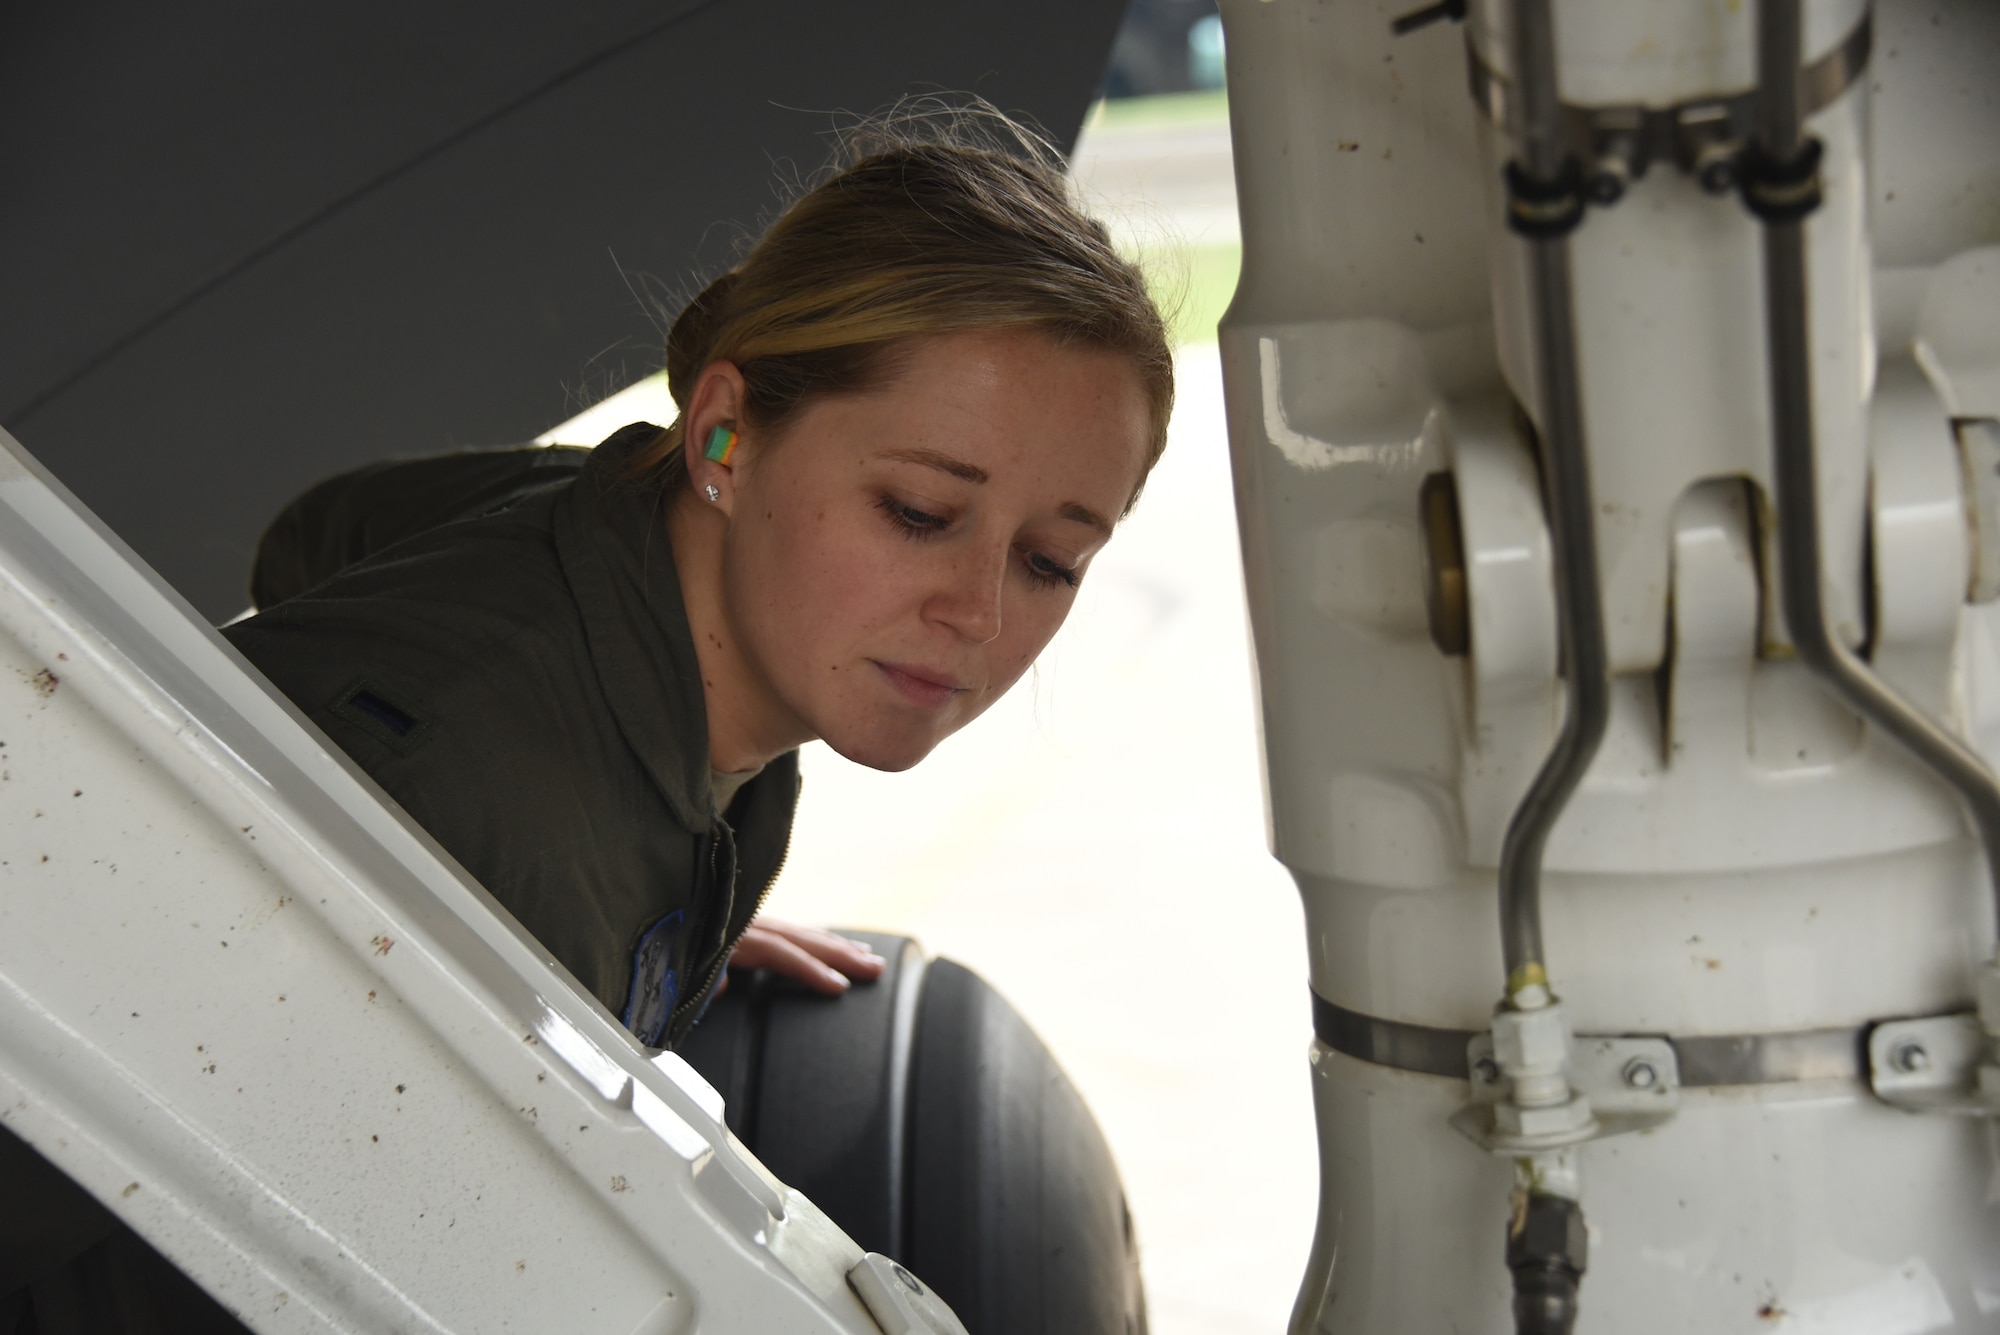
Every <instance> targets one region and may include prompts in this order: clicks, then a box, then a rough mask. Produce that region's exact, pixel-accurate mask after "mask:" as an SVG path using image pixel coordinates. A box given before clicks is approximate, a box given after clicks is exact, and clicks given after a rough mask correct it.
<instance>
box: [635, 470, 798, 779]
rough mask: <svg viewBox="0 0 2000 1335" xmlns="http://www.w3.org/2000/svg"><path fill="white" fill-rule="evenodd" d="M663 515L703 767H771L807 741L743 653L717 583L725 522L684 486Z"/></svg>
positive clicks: (721, 770) (720, 578)
mask: <svg viewBox="0 0 2000 1335" xmlns="http://www.w3.org/2000/svg"><path fill="white" fill-rule="evenodd" d="M665 517H666V524H667V535H668V540H669V542H670V543H671V544H672V546H673V552H674V570H675V572H676V573H677V574H678V575H679V577H680V585H681V605H682V607H683V608H685V609H686V611H687V619H688V630H689V632H690V634H691V635H692V637H693V639H694V652H695V660H696V662H697V663H698V664H699V666H700V668H701V693H702V700H703V702H704V703H705V705H706V707H707V712H708V764H709V768H710V769H713V770H715V771H717V772H719V773H723V774H734V773H738V772H740V771H742V770H749V769H756V768H758V767H759V766H762V765H766V764H769V763H770V762H771V761H772V760H773V759H775V758H776V757H778V756H780V755H783V754H784V753H785V752H787V751H790V750H793V749H795V748H796V747H798V746H801V745H803V744H804V743H806V742H809V741H811V740H813V738H812V733H811V730H810V729H808V728H807V727H806V726H805V725H804V723H803V722H802V721H801V720H800V719H798V718H797V717H796V716H795V715H793V714H792V712H791V711H790V710H788V709H786V708H785V707H784V704H783V702H782V701H780V700H779V699H778V696H777V693H776V692H775V691H774V690H772V688H771V685H770V683H769V681H768V680H766V679H765V677H764V675H763V673H761V672H759V671H757V670H756V668H755V665H754V663H753V662H752V660H751V659H750V658H749V657H748V656H746V655H745V654H744V653H743V652H742V646H741V644H740V642H739V640H738V637H737V635H736V633H735V630H734V626H733V623H732V621H731V619H730V616H729V604H728V598H727V596H726V593H725V582H724V579H723V549H724V546H725V544H726V541H727V539H728V535H729V521H728V519H727V517H726V516H724V515H723V514H722V513H721V512H720V511H718V510H716V509H714V508H713V507H712V506H709V505H706V504H704V503H703V502H702V500H701V498H700V497H698V496H697V495H696V494H695V491H694V488H692V487H691V486H688V485H686V483H683V484H682V485H681V487H680V488H679V489H677V490H676V492H675V493H674V495H673V496H672V497H671V498H670V499H669V500H668V501H667V503H666V516H665Z"/></svg>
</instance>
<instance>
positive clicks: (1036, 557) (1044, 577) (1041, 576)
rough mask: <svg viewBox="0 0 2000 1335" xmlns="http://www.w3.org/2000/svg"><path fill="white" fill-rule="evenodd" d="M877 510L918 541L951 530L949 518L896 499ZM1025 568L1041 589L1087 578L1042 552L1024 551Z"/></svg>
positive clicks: (881, 501) (1070, 584) (886, 499)
mask: <svg viewBox="0 0 2000 1335" xmlns="http://www.w3.org/2000/svg"><path fill="white" fill-rule="evenodd" d="M875 508H876V509H878V510H880V511H881V512H882V513H883V514H884V515H887V516H888V518H889V522H890V523H891V524H894V525H895V526H896V529H897V531H898V532H900V533H901V534H902V535H903V536H904V537H906V538H909V539H911V540H912V541H915V542H922V541H924V540H925V539H927V538H935V537H939V536H941V535H942V534H943V533H944V531H945V530H946V529H948V528H950V527H951V519H950V517H949V516H946V515H934V514H932V513H930V512H929V511H928V510H919V509H918V508H917V507H916V506H914V505H906V504H904V503H903V502H902V501H899V500H897V499H896V498H895V497H893V496H883V497H881V498H879V499H878V500H877V501H876V502H875ZM1021 568H1022V570H1024V571H1025V572H1026V573H1027V576H1028V582H1029V583H1031V584H1033V585H1034V586H1035V587H1036V588H1038V589H1041V588H1050V587H1053V586H1056V585H1064V586H1067V587H1069V588H1072V589H1074V588H1075V587H1076V586H1077V585H1078V584H1079V583H1081V582H1082V580H1083V576H1082V575H1080V574H1078V573H1077V572H1076V571H1075V570H1072V569H1070V568H1069V567H1068V566H1065V565H1063V564H1062V563H1060V562H1058V561H1056V560H1054V559H1052V558H1050V557H1047V556H1044V555H1042V554H1041V553H1040V552H1033V551H1023V552H1022V553H1021Z"/></svg>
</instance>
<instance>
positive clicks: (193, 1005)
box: [0, 435, 875, 1333]
mask: <svg viewBox="0 0 2000 1335" xmlns="http://www.w3.org/2000/svg"><path fill="white" fill-rule="evenodd" d="M0 725H4V726H0V743H4V746H0V757H4V760H0V887H4V893H0V1121H4V1123H5V1125H6V1126H7V1127H8V1128H9V1129H10V1130H12V1131H13V1132H14V1133H16V1134H18V1135H20V1136H21V1137H22V1138H23V1139H25V1140H27V1141H28V1142H29V1143H31V1144H33V1145H34V1146H35V1147H36V1148H37V1149H38V1150H40V1151H41V1152H42V1153H43V1154H44V1155H45V1156H47V1157H48V1158H49V1159H51V1160H53V1161H54V1162H55V1163H56V1164H58V1165H59V1166H60V1167H62V1168H63V1169H64V1170H65V1171H67V1172H68V1173H70V1174H71V1176H73V1177H74V1178H76V1179H77V1180H78V1181H79V1182H81V1183H82V1184H83V1185H84V1186H85V1187H87V1188H88V1189H89V1190H90V1191H91V1192H92V1193H93V1194H95V1195H96V1196H97V1197H98V1198H99V1199H100V1200H102V1201H103V1202H104V1203H105V1204H106V1205H108V1206H109V1207H110V1208H111V1209H112V1210H114V1211H115V1212H117V1213H118V1214H119V1215H120V1216H121V1217H123V1218H124V1219H125V1220H126V1221H127V1222H129V1223H131V1224H132V1225H133V1226H134V1227H135V1228H137V1229H138V1230H139V1231H140V1232H142V1233H143V1234H145V1235H146V1236H147V1237H148V1238H149V1239H150V1240H152V1241H153V1242H154V1244H155V1245H156V1246H158V1247H159V1248H160V1249H161V1250H162V1251H163V1252H165V1253H166V1254H167V1255H168V1256H169V1257H170V1258H172V1259H173V1260H174V1261H175V1262H176V1263H177V1264H179V1265H180V1266H181V1267H182V1268H183V1269H185V1270H186V1271H188V1272H189V1273H190V1274H191V1275H193V1276H194V1277H195V1278H197V1279H198V1280H200V1281H201V1282H202V1284H203V1285H204V1286H205V1287H207V1288H208V1289H209V1290H210V1291H211V1292H213V1293H214V1294H216V1295H217V1296H218V1297H219V1298H220V1299H221V1300H222V1301H223V1302H224V1303H226V1304H227V1305H228V1306H230V1307H231V1308H232V1309H233V1310H235V1311H237V1312H238V1313H239V1314H241V1315H242V1317H243V1319H244V1320H245V1321H247V1322H248V1323H249V1324H251V1325H252V1326H254V1327H255V1328H257V1329H259V1330H264V1331H271V1332H278V1331H300V1332H304V1331H320V1330H341V1331H357V1332H359V1331H389V1330H399V1331H400V1330H410V1331H415V1330H426V1331H466V1332H470V1331H502V1330H520V1331H546V1330H576V1331H585V1330H590V1331H608V1332H609V1331H615V1332H642V1331H643V1332H649V1333H650V1332H667V1331H683V1330H697V1329H699V1330H715V1331H777V1330H787V1331H801V1332H805V1331H825V1332H833V1331H873V1330H874V1329H875V1326H874V1323H873V1322H872V1321H871V1319H870V1318H869V1317H868V1316H867V1314H866V1312H865V1310H864V1309H863V1308H862V1307H861V1306H860V1304H859V1303H858V1301H857V1300H856V1299H855V1298H854V1296H853V1294H852V1293H851V1292H850V1291H849V1289H848V1287H847V1285H846V1283H845V1280H844V1275H845V1272H846V1271H847V1269H848V1268H849V1267H850V1266H851V1265H853V1264H854V1263H855V1262H857V1261H858V1260H859V1259H860V1257H861V1252H860V1249H859V1248H857V1247H855V1246H854V1244H853V1243H852V1242H851V1241H849V1240H848V1239H847V1238H846V1237H845V1236H844V1235H842V1234H841V1233H840V1231H839V1230H838V1229H837V1228H835V1227H833V1226H832V1225H831V1224H830V1223H829V1222H828V1221H826V1219H825V1218H824V1216H823V1215H821V1214H820V1213H819V1212H818V1211H817V1210H816V1209H814V1208H813V1207H812V1206H811V1204H810V1203H809V1202H807V1201H805V1200H804V1199H803V1198H802V1197H800V1196H798V1195H797V1194H796V1193H791V1192H788V1191H787V1190H786V1189H785V1188H783V1187H782V1186H781V1185H780V1184H779V1183H777V1182H776V1181H775V1180H774V1179H772V1178H771V1177H770V1176H769V1175H768V1174H767V1173H765V1172H764V1170H763V1169H762V1168H761V1166H759V1165H758V1164H757V1163H756V1162H755V1160H754V1159H752V1158H751V1157H750V1156H749V1155H748V1154H747V1153H746V1152H745V1151H744V1150H743V1149H742V1147H741V1146H740V1145H739V1144H737V1143H736V1142H735V1141H734V1139H733V1138H732V1137H731V1136H730V1135H729V1133H728V1132H727V1130H726V1129H724V1128H723V1126H722V1125H721V1123H720V1121H719V1120H718V1119H719V1115H720V1111H721V1105H720V1101H719V1100H718V1099H717V1098H716V1096H715V1094H714V1091H713V1090H712V1089H710V1088H709V1087H708V1086H706V1085H705V1084H704V1083H703V1082H702V1081H701V1079H700V1078H699V1077H698V1076H696V1075H695V1074H694V1073H693V1072H692V1071H691V1070H690V1069H689V1068H688V1067H687V1066H686V1065H685V1064H684V1063H682V1062H680V1061H679V1060H678V1059H677V1058H673V1057H671V1056H663V1057H658V1058H655V1057H654V1056H653V1054H650V1053H648V1052H647V1051H645V1050H643V1049H641V1048H639V1047H638V1046H637V1045H636V1044H635V1042H634V1041H633V1040H632V1039H631V1038H630V1036H629V1035H628V1034H627V1032H626V1031H625V1030H624V1029H623V1028H622V1027H620V1026H619V1025H618V1024H617V1023H616V1022H615V1021H613V1020H612V1018H611V1017H610V1016H609V1015H608V1014H607V1013H606V1012H605V1011H604V1010H603V1008H602V1007H601V1006H599V1005H598V1004H597V1003H596V1002H595V1001H594V1000H593V999H590V998H588V997H586V996H584V995H583V994H582V993H581V992H580V991H579V990H578V989H577V988H576V987H575V986H574V985H573V983H572V982H571V981H570V980H569V979H568V978H567V977H566V976H565V975H564V974H563V972H562V971H561V970H560V969H559V968H558V967H557V966H556V965H555V964H554V963H553V962H552V961H550V960H549V959H548V958H547V956H546V955H545V954H544V953H543V952H542V951H541V950H540V949H539V947H537V946H536V944H535V943H534V941H533V940H532V939H531V938H529V937H528V936H527V935H526V934H525V933H524V932H522V931H521V930H520V929H519V928H518V926H516V925H515V924H514V923H513V922H512V921H511V919H509V918H507V917H506V916H505V915H504V913H502V912H500V911H499V910H498V908H497V905H495V903H494V902H493V901H492V899H491V898H490V897H489V896H488V895H487V894H486V893H485V892H484V891H483V890H481V889H480V888H479V887H478V886H477V885H475V884H473V883H472V881H471V880H470V878H468V877H467V876H466V875H465V874H464V873H463V871H462V870H460V869H459V868H458V867H457V866H456V865H455V864H453V863H452V862H451V861H450V860H449V859H448V858H447V857H445V856H444V855H443V854H442V852H441V850H439V849H438V848H437V847H436V846H435V844H433V843H432V842H431V841H430V840H429V839H428V838H427V837H426V836H424V835H423V834H422V833H421V831H419V830H418V829H416V827H415V826H414V825H413V824H412V823H411V822H409V820H408V819H407V818H406V817H404V816H402V814H401V813H400V812H399V811H397V810H395V809H393V808H392V807H390V806H388V805H386V804H385V802H384V801H383V800H382V799H381V797H380V795H379V792H378V791H377V790H375V789H374V788H373V786H372V785H371V784H369V783H368V782H367V781H366V780H365V779H364V778H363V777H362V776H361V775H360V774H359V772H358V771H357V770H356V769H355V768H354V766H353V765H352V764H351V763H350V762H349V761H347V760H346V758H345V757H344V756H342V755H341V754H340V753H339V752H338V751H337V750H336V749H333V748H331V747H329V746H328V745H327V744H325V743H324V742H323V741H322V740H321V739H320V738H319V737H318V736H317V734H316V733H315V732H313V731H312V730H311V729H310V728H309V727H308V726H307V725H305V724H304V723H303V720H302V719H301V718H300V716H299V715H298V714H297V713H296V711H295V710H293V709H292V708H291V706H290V705H289V704H288V703H287V702H285V701H284V700H283V699H282V698H281V697H279V696H278V695H277V694H276V693H275V692H274V691H273V690H272V689H271V688H270V687H268V686H267V685H266V684H264V683H263V682H262V681H261V679H259V678H257V677H256V676H255V675H254V674H253V673H252V672H250V671H249V670H248V669H247V668H246V667H245V665H244V664H243V662H242V660H241V659H240V658H238V657H237V655H236V654H235V653H234V651H233V650H232V649H230V648H229V647H228V646H227V645H226V644H224V643H223V642H222V640H221V639H220V638H219V637H218V636H217V635H216V634H215V633H214V632H213V631H212V630H210V629H209V628H208V627H207V626H205V625H203V624H201V623H200V622H199V620H198V619H197V618H196V617H195V616H194V615H193V614H192V612H191V610H190V609H189V608H188V607H187V605H186V604H185V603H184V602H182V601H181V600H180V599H179V598H177V597H176V596H174V595H173V594H172V593H171V591H169V590H167V589H166V588H165V587H164V586H163V585H161V584H160V583H159V581H158V580H157V578H156V577H154V576H152V575H151V573H150V572H149V571H147V570H145V569H144V568H143V567H142V566H140V565H139V564H138V563H137V562H136V560H135V559H134V558H133V557H132V556H131V554H130V553H129V552H128V551H126V550H125V549H124V548H123V547H122V546H121V545H120V544H119V543H118V542H117V541H116V540H115V539H114V538H113V537H111V535H109V534H108V533H107V532H106V531H104V530H103V529H102V528H101V527H100V526H99V525H97V524H96V522H95V521H94V520H93V519H92V518H91V517H90V516H88V515H87V514H85V513H83V512H81V511H80V510H79V509H78V508H77V507H76V506H75V504H74V502H73V501H72V500H71V499H70V498H69V497H68V496H67V495H66V494H65V493H64V492H63V491H62V490H61V488H60V487H59V486H58V485H56V484H55V483H54V482H53V481H52V480H51V479H50V478H48V477H47V475H46V474H45V473H43V472H42V470H41V469H40V468H39V467H38V466H37V465H35V464H34V462H33V461H32V460H31V459H30V458H29V457H28V456H27V455H26V453H25V452H23V451H22V450H21V449H20V447H19V446H18V445H17V444H16V443H15V442H14V441H13V440H12V439H11V438H8V437H5V436H4V435H0Z"/></svg>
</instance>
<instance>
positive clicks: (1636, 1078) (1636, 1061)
mask: <svg viewBox="0 0 2000 1335" xmlns="http://www.w3.org/2000/svg"><path fill="white" fill-rule="evenodd" d="M1624 1076H1625V1086H1626V1088H1628V1089H1652V1088H1654V1087H1655V1086H1657V1085H1658V1084H1659V1083H1660V1072H1659V1068H1658V1067H1656V1066H1654V1065H1653V1063H1651V1062H1649V1061H1647V1060H1646V1059H1645V1058H1644V1057H1634V1058H1633V1059H1632V1060H1631V1061H1629V1062H1626V1063H1625V1070H1624Z"/></svg>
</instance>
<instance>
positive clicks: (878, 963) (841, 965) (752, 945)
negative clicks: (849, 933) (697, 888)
mask: <svg viewBox="0 0 2000 1335" xmlns="http://www.w3.org/2000/svg"><path fill="white" fill-rule="evenodd" d="M729 967H730V968H732V969H769V970H770V971H771V972H772V973H775V974H777V975H779V976H780V977H783V978H791V979H795V980H796V981H798V982H801V983H804V984H805V985H806V986H807V987H809V988H811V989H812V990H813V991H815V992H818V993H821V994H823V995H825V996H829V997H837V996H839V995H840V994H841V993H843V992H845V991H846V990H847V988H848V985H849V983H850V981H851V982H859V983H872V982H874V981H875V980H876V979H877V978H880V977H881V976H882V971H883V970H884V969H886V968H888V967H889V966H888V963H887V961H885V960H884V959H883V958H882V957H881V956H880V955H877V954H876V953H875V952H874V951H872V950H870V949H869V948H868V947H867V946H865V945H863V944H862V943H861V942H859V941H851V940H849V939H848V938H846V937H844V936H837V935H835V934H834V933H832V932H829V931H826V930H825V929H823V928H819V927H801V926H799V925H798V924H796V923H789V922H775V921H773V920H771V919H770V918H759V919H757V920H756V921H755V922H753V923H751V924H750V926H749V927H748V928H747V929H746V930H745V931H744V933H743V935H742V936H740V937H738V938H737V940H736V949H735V950H734V951H732V952H731V953H730V956H729Z"/></svg>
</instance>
